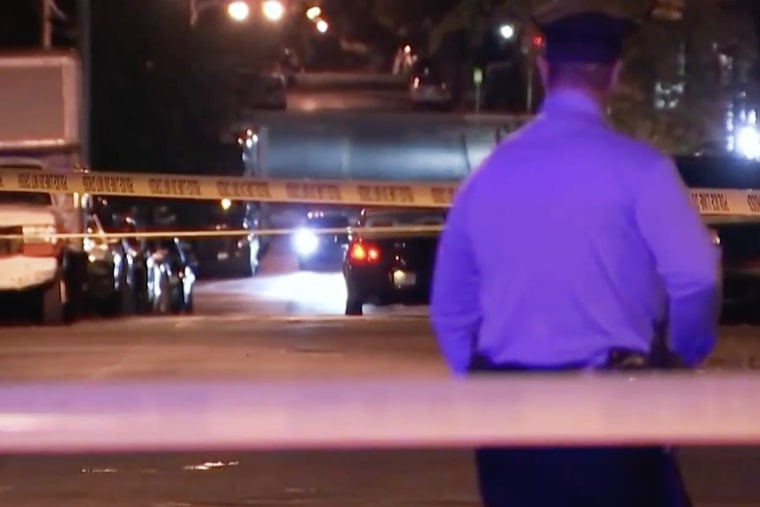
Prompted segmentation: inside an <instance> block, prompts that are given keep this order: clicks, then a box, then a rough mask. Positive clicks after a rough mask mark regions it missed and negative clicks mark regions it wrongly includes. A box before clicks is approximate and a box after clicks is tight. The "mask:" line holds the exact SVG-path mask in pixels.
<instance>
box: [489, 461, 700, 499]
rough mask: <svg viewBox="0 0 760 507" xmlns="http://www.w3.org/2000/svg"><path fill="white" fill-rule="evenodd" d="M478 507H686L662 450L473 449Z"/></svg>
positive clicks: (675, 473)
mask: <svg viewBox="0 0 760 507" xmlns="http://www.w3.org/2000/svg"><path fill="white" fill-rule="evenodd" d="M475 456H476V464H477V472H478V483H479V487H480V495H481V498H482V500H483V505H484V507H544V506H546V507H553V506H562V507H687V506H689V505H690V503H689V501H688V499H687V497H686V493H685V491H684V489H683V485H682V483H681V480H680V473H678V469H677V464H676V463H675V461H674V460H675V457H674V456H672V455H670V454H669V453H667V452H666V451H665V450H663V449H662V448H635V449H634V448H605V449H601V448H582V449H581V448H567V449H559V448H541V449H479V450H477V451H476V453H475Z"/></svg>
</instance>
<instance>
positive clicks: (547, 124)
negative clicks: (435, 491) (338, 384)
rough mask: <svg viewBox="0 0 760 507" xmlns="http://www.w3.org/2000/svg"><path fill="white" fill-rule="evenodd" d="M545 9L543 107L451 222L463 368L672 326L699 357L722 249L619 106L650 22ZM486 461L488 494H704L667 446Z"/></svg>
mask: <svg viewBox="0 0 760 507" xmlns="http://www.w3.org/2000/svg"><path fill="white" fill-rule="evenodd" d="M536 23H537V25H538V26H539V28H540V29H541V30H542V31H543V33H544V40H545V50H544V54H543V55H542V56H541V57H540V58H539V59H538V62H537V64H538V67H539V70H540V73H541V76H542V78H543V81H544V86H545V89H546V97H545V100H544V103H543V104H542V108H541V111H540V114H539V115H538V116H537V118H536V119H535V120H534V121H532V122H531V123H530V124H528V125H527V126H526V127H524V128H523V129H522V130H520V131H518V132H516V133H515V134H513V135H512V136H510V137H509V138H507V139H506V140H505V141H503V142H502V143H501V144H500V145H499V146H498V147H497V148H496V149H495V150H494V151H493V153H491V155H490V156H489V157H488V158H487V159H486V160H485V162H484V163H483V164H482V166H481V167H480V169H479V170H478V171H477V172H475V173H473V174H472V175H471V176H470V177H469V178H468V179H467V180H466V181H465V182H464V183H463V184H462V185H461V187H460V189H459V191H458V193H457V195H456V197H455V199H454V202H453V206H452V208H451V210H450V213H449V216H448V219H447V224H446V227H445V230H444V232H443V233H442V235H441V239H440V244H439V251H438V257H437V261H436V267H435V274H434V279H433V293H432V302H431V310H430V311H431V320H432V324H433V328H434V330H435V333H436V335H437V338H438V342H439V344H440V348H441V349H442V352H443V355H444V356H445V358H446V360H447V362H448V365H449V366H450V368H451V370H453V372H454V373H455V374H457V375H464V374H468V373H472V372H515V371H517V372H519V371H534V370H538V371H567V370H585V369H596V368H600V369H601V368H605V367H606V366H609V365H610V364H611V362H614V361H613V359H611V358H613V357H617V356H614V355H613V354H612V352H613V351H620V350H622V351H627V352H628V354H629V355H630V354H634V355H637V354H638V355H639V356H641V357H647V354H648V353H649V351H650V349H651V348H652V342H653V341H654V339H655V338H656V337H657V334H658V333H659V332H661V331H662V330H663V329H667V333H668V336H667V339H668V345H669V347H670V349H671V350H672V351H673V353H674V354H675V355H677V356H678V358H679V359H680V361H681V362H682V363H683V364H685V365H686V366H694V365H697V364H699V363H700V362H702V361H703V360H704V359H705V358H706V357H707V355H708V354H709V353H710V351H711V350H712V348H713V346H714V344H715V340H716V333H717V316H718V308H719V299H720V296H719V274H718V273H719V253H718V252H717V250H716V249H715V248H714V247H713V245H712V244H711V240H710V237H709V234H708V231H707V229H706V228H705V226H704V225H703V223H702V222H701V220H700V217H699V214H698V212H697V211H696V209H695V207H694V206H693V205H692V203H691V200H690V196H689V194H688V191H687V189H686V188H685V185H684V184H683V182H682V180H681V178H680V176H679V174H678V172H677V170H676V168H675V166H674V164H673V162H672V161H671V159H669V158H668V157H667V156H666V155H664V154H662V153H660V152H658V151H657V150H655V149H654V148H653V147H651V146H649V145H647V144H645V143H642V142H638V141H635V140H633V139H630V138H628V137H626V136H624V135H622V134H619V133H617V132H615V131H614V130H613V129H612V128H611V127H610V126H609V125H608V124H607V123H606V121H605V113H604V106H603V102H604V100H605V99H606V98H607V97H608V95H609V94H610V92H611V91H612V90H613V88H614V85H615V84H616V82H617V80H618V76H619V74H620V70H621V65H620V57H621V54H622V48H623V42H624V40H625V38H626V37H627V36H629V35H631V34H633V33H634V32H635V30H636V27H637V25H636V23H634V22H633V21H630V20H626V19H625V18H621V17H617V16H614V15H612V14H610V13H608V12H603V11H596V10H587V11H582V12H578V11H569V12H568V11H561V10H559V11H558V10H549V11H546V12H543V13H541V14H540V15H539V16H537V19H536ZM665 324H666V326H665ZM495 402H497V403H498V400H495ZM541 402H545V400H540V401H537V403H541ZM505 424H508V422H507V421H505ZM476 464H477V470H478V477H479V483H480V490H481V496H482V497H483V502H484V504H485V506H486V507H505V506H513V505H514V506H520V507H532V506H560V505H561V506H563V507H572V506H582V507H594V506H605V507H609V506H616V507H626V506H631V507H634V506H636V507H639V506H642V507H644V506H647V507H654V506H681V505H687V504H688V500H687V498H686V493H685V491H683V489H682V487H681V484H680V480H679V479H680V476H679V473H678V470H677V465H676V463H675V460H674V459H673V458H672V457H671V456H670V455H669V453H667V452H666V451H665V450H663V449H661V448H655V449H652V448H646V449H624V448H620V449H566V450H561V449H528V450H518V449H511V450H510V449H481V450H478V451H477V452H476Z"/></svg>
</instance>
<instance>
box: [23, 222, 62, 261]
mask: <svg viewBox="0 0 760 507" xmlns="http://www.w3.org/2000/svg"><path fill="white" fill-rule="evenodd" d="M57 233H58V231H57V229H56V228H55V226H53V225H25V226H24V227H23V235H24V247H23V250H22V253H23V255H27V256H29V257H55V256H57V255H58V251H59V246H60V245H59V241H58V238H56V237H55V235H56V234H57Z"/></svg>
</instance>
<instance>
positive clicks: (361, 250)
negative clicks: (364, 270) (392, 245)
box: [348, 241, 380, 264]
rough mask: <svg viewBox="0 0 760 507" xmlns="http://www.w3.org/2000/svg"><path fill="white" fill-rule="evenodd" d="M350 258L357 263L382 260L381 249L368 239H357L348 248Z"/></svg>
mask: <svg viewBox="0 0 760 507" xmlns="http://www.w3.org/2000/svg"><path fill="white" fill-rule="evenodd" d="M348 258H349V259H350V260H351V262H353V263H355V264H361V263H366V264H371V263H374V262H377V261H378V260H380V249H379V248H378V247H377V246H376V245H374V244H372V243H368V242H366V241H356V242H354V243H351V246H350V247H349V248H348Z"/></svg>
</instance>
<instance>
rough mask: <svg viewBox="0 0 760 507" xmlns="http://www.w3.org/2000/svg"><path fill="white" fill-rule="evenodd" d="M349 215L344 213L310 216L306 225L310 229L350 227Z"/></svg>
mask: <svg viewBox="0 0 760 507" xmlns="http://www.w3.org/2000/svg"><path fill="white" fill-rule="evenodd" d="M348 225H349V223H348V217H345V216H342V215H334V216H320V217H316V218H310V219H309V220H308V221H307V222H306V226H307V227H309V228H310V229H342V228H344V227H348Z"/></svg>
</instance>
